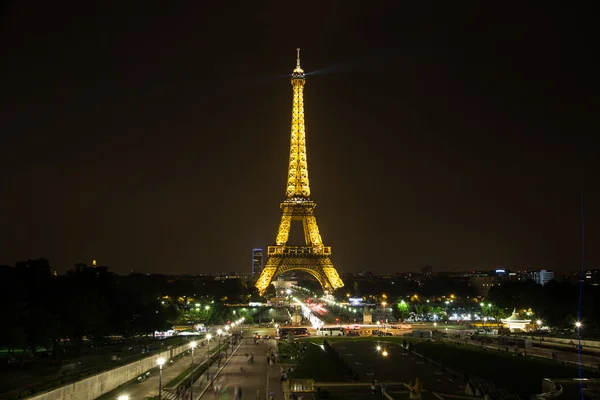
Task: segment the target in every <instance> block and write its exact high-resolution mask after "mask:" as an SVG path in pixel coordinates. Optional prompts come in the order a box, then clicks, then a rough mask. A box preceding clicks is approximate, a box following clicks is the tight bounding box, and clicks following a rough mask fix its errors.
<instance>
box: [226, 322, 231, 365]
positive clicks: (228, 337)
mask: <svg viewBox="0 0 600 400" xmlns="http://www.w3.org/2000/svg"><path fill="white" fill-rule="evenodd" d="M225 332H226V334H227V343H228V345H231V336H229V325H225ZM228 347H229V346H228ZM225 359H227V349H225Z"/></svg>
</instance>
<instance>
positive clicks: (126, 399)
mask: <svg viewBox="0 0 600 400" xmlns="http://www.w3.org/2000/svg"><path fill="white" fill-rule="evenodd" d="M117 400H129V396H127V395H126V394H123V395H121V396H119V397H117Z"/></svg>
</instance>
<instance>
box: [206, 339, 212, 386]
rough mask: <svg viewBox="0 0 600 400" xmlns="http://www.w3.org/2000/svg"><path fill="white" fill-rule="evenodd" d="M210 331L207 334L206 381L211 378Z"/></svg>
mask: <svg viewBox="0 0 600 400" xmlns="http://www.w3.org/2000/svg"><path fill="white" fill-rule="evenodd" d="M211 337H212V335H211V334H210V333H207V334H206V382H208V381H209V380H210V373H209V372H210V338H211Z"/></svg>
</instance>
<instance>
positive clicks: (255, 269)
mask: <svg viewBox="0 0 600 400" xmlns="http://www.w3.org/2000/svg"><path fill="white" fill-rule="evenodd" d="M262 269H263V249H252V278H254V275H260V273H261V272H262Z"/></svg>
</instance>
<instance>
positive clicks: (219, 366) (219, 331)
mask: <svg viewBox="0 0 600 400" xmlns="http://www.w3.org/2000/svg"><path fill="white" fill-rule="evenodd" d="M222 333H223V331H222V330H221V329H219V330H217V335H219V350H218V352H219V354H218V357H219V358H217V360H218V361H217V368H221V334H222Z"/></svg>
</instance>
